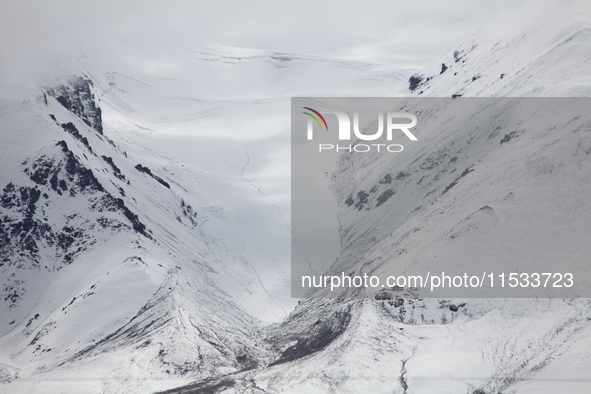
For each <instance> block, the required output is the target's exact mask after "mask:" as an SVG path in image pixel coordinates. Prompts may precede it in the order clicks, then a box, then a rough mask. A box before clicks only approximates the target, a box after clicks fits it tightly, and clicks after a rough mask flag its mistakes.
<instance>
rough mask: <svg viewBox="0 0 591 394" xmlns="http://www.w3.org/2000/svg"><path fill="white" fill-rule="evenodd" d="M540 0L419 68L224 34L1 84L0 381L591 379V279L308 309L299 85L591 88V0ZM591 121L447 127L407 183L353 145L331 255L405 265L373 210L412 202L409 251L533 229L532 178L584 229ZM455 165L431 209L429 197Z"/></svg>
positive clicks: (382, 384)
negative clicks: (234, 43) (582, 292)
mask: <svg viewBox="0 0 591 394" xmlns="http://www.w3.org/2000/svg"><path fill="white" fill-rule="evenodd" d="M538 4H539V3H538ZM537 7H538V8H540V9H536V10H535V11H531V10H529V11H528V10H526V11H524V13H523V14H518V15H514V16H513V17H512V18H511V19H509V20H507V21H505V22H502V23H501V22H499V25H497V26H493V28H492V29H490V30H486V31H484V32H482V33H479V34H477V35H475V37H474V38H473V39H472V40H470V41H469V42H468V43H467V44H465V45H461V46H460V47H458V48H455V49H454V50H452V51H450V52H449V53H447V54H445V55H444V56H443V57H442V58H441V59H439V60H437V61H436V62H434V63H433V64H432V65H431V66H429V67H427V68H425V69H424V70H422V71H420V72H419V73H417V74H414V75H413V76H412V77H411V74H412V72H414V71H415V70H412V71H411V70H398V69H396V68H395V67H389V66H384V65H377V64H372V63H368V62H354V61H343V60H338V59H328V58H319V57H311V56H301V55H296V54H285V53H271V52H264V51H253V50H244V49H237V48H210V49H208V50H207V51H199V52H193V53H190V54H182V55H179V57H178V58H166V59H162V58H158V57H152V56H150V55H149V54H147V55H146V54H141V53H139V54H138V53H133V52H131V53H130V57H132V58H134V59H136V61H134V62H123V61H122V62H119V63H117V62H115V63H110V62H108V61H106V60H104V59H101V58H99V57H95V56H93V55H92V54H88V56H87V57H85V58H83V59H82V60H80V62H79V63H78V64H77V65H74V66H72V67H71V70H70V74H73V75H74V76H71V75H69V76H67V77H63V78H62V80H60V81H56V80H50V81H47V82H46V83H44V84H42V85H39V86H34V87H33V88H32V89H29V90H26V91H25V90H24V91H23V92H22V94H21V95H3V96H0V122H1V125H2V128H1V130H2V135H3V137H4V144H2V147H1V148H0V149H2V151H1V153H2V154H1V155H0V163H1V164H2V172H1V179H0V181H1V182H0V187H2V196H1V198H0V239H1V240H2V241H1V243H0V252H1V256H0V257H1V262H0V264H1V265H0V281H1V283H0V285H1V286H0V292H1V296H2V297H1V298H0V300H2V306H1V308H2V309H1V310H2V313H1V314H0V381H1V382H2V383H0V392H7V393H15V392H16V393H19V392H35V393H56V392H59V393H70V392H71V393H143V392H156V391H162V390H165V391H164V392H183V393H216V392H226V393H277V392H284V393H288V392H289V393H302V392H306V393H327V392H338V393H352V392H355V393H366V392H371V393H392V392H394V393H442V392H443V393H470V394H489V393H504V394H507V393H522V394H523V393H540V392H544V393H546V392H569V393H588V392H590V391H591V387H590V384H591V383H590V381H589V372H588V371H589V370H591V354H590V353H589V351H588V349H589V347H590V345H591V329H590V328H589V327H590V324H589V323H590V321H591V307H590V304H589V302H588V300H562V299H552V300H550V299H537V300H534V299H521V300H517V299H417V298H413V297H403V296H399V295H396V294H388V296H384V295H381V296H379V297H376V298H365V299H350V298H346V297H340V298H330V299H323V298H311V299H307V300H302V301H300V302H299V304H298V305H297V306H295V309H293V311H291V313H289V312H290V310H292V308H293V307H294V303H295V300H292V299H290V298H289V264H288V263H289V257H290V254H289V242H290V233H289V230H290V227H289V226H290V214H289V133H288V128H289V125H288V123H289V122H288V121H286V119H289V97H291V96H399V95H402V94H404V93H408V94H410V95H412V96H418V97H421V96H431V97H437V96H442V97H452V96H453V95H461V96H463V97H470V96H566V97H568V96H587V95H588V92H589V82H590V80H589V73H588V72H587V67H586V63H587V62H586V60H587V59H588V58H589V56H590V55H591V44H589V40H588V39H587V38H588V35H587V32H588V31H589V13H588V9H587V8H588V7H585V3H584V2H574V1H573V2H568V4H567V3H565V2H557V3H548V4H544V5H543V7H542V6H539V5H538V6H537ZM443 64H445V67H444V66H443ZM409 77H411V78H410V81H409V83H410V90H408V89H407V88H408V87H409V84H408V83H406V81H407V80H408V78H409ZM588 132H589V124H580V122H579V123H577V121H576V120H574V121H573V122H571V123H570V124H569V126H568V127H565V128H557V129H555V130H553V133H546V134H543V135H534V134H533V133H525V132H524V133H521V134H519V135H513V136H511V134H510V132H509V133H505V132H503V133H501V132H499V134H498V135H494V136H493V137H494V138H492V139H491V140H490V141H488V140H486V137H481V136H479V135H478V133H474V135H473V137H474V141H475V143H474V144H468V145H466V144H464V145H461V144H459V143H458V142H457V141H455V140H454V138H450V137H449V136H447V135H445V134H443V133H441V134H440V135H434V136H432V138H433V140H437V141H438V145H435V144H433V145H432V146H429V147H426V148H425V149H424V150H422V151H420V152H418V153H417V156H416V157H412V158H410V157H409V158H408V159H405V160H406V161H408V162H405V163H404V164H405V166H406V167H405V168H404V169H397V171H396V172H392V173H391V177H390V179H391V180H392V182H391V183H380V180H382V179H384V176H385V175H387V174H389V173H390V172H391V171H390V169H389V168H385V164H384V163H381V162H380V161H379V160H375V157H373V158H372V157H364V158H362V159H359V158H358V157H357V158H356V157H352V158H351V157H350V158H348V159H347V158H346V157H345V156H343V158H342V160H341V162H340V163H339V166H338V167H337V170H336V171H335V173H334V177H331V179H334V181H333V183H332V184H331V189H332V190H333V191H334V192H335V196H336V198H337V203H338V204H339V207H340V215H339V220H340V222H341V223H342V225H343V227H342V228H341V234H342V235H343V238H342V244H341V247H342V250H343V253H342V254H341V256H339V259H338V261H337V262H336V264H335V265H334V266H333V269H335V270H338V269H341V268H342V267H347V268H348V269H349V268H350V269H361V267H359V266H358V265H357V264H356V261H361V260H363V259H365V257H366V256H368V255H374V256H376V257H381V258H382V260H380V259H374V263H373V266H366V267H364V268H363V269H365V270H367V269H371V270H379V269H380V268H381V267H383V266H385V265H386V263H388V259H386V258H384V256H386V257H387V256H389V255H391V254H394V253H396V250H395V249H392V246H391V245H392V244H394V245H395V244H396V241H397V236H398V234H392V231H391V230H390V229H388V230H387V231H386V230H385V227H384V228H378V229H377V230H376V231H374V232H373V233H372V234H371V236H372V238H373V239H374V240H373V241H372V242H367V239H366V238H364V237H365V235H364V234H366V230H368V228H373V227H374V224H375V222H376V217H385V218H389V217H396V218H397V220H398V222H399V223H397V226H398V229H399V231H401V234H406V235H405V237H403V240H402V241H403V242H405V243H406V245H422V244H423V241H424V240H425V239H430V240H435V241H437V242H435V241H434V242H432V243H431V244H430V246H428V247H422V248H421V250H419V252H420V253H422V255H421V254H420V253H419V254H417V255H413V253H406V254H404V253H402V254H401V257H400V259H401V261H402V263H404V262H405V261H406V262H409V261H411V260H413V261H414V260H415V259H418V258H420V257H424V256H426V255H427V254H430V253H431V254H437V255H439V256H441V254H440V253H443V252H445V251H446V250H448V249H449V247H450V246H451V245H458V244H461V245H464V246H466V245H469V244H470V242H469V241H470V240H471V239H474V237H481V236H486V235H490V234H496V233H495V231H494V230H495V229H496V231H497V233H498V232H499V229H501V230H502V231H501V232H502V233H503V234H505V235H506V234H511V231H518V230H520V229H522V227H520V226H522V225H524V223H525V224H527V223H528V220H529V219H530V218H531V217H530V216H527V215H524V216H521V217H519V219H520V221H516V222H511V221H509V220H508V214H510V213H514V211H512V210H511V209H512V207H513V208H515V207H518V206H521V207H523V206H524V205H525V201H530V200H528V198H527V197H528V196H529V195H530V194H532V193H533V194H536V199H537V201H553V199H554V198H556V197H557V196H559V193H560V192H565V194H568V196H569V198H568V199H566V200H565V202H564V205H563V206H562V207H561V209H562V210H561V212H562V213H568V215H569V216H566V217H564V216H563V217H561V216H560V215H556V216H548V217H545V218H544V220H545V222H544V223H548V222H550V223H551V224H552V225H556V226H561V227H560V228H561V229H562V228H565V229H573V228H575V227H576V228H578V229H579V230H580V231H581V234H578V236H579V238H575V239H576V240H581V239H584V235H585V234H589V227H588V226H589V224H588V223H590V221H589V217H590V216H591V207H590V206H589V204H588V201H587V200H586V199H585V196H587V195H588V192H589V190H588V184H589V182H588V178H589V174H590V173H591V172H590V171H589V169H590V168H589V165H590V161H589V154H590V153H589V152H591V138H589V136H588V135H587V133H588ZM504 134H508V135H509V136H510V138H509V139H508V141H506V142H505V143H502V144H501V142H500V140H502V139H503V138H504ZM487 136H488V134H487ZM476 141H477V142H478V143H476ZM556 141H559V142H556ZM524 142H527V143H528V150H527V157H526V158H525V159H523V158H522V157H521V155H520V153H521V152H522V149H523V145H524ZM484 148H486V149H484ZM455 156H457V159H456V160H452V159H453V157H455ZM507 157H511V163H508V161H507V159H506V158H507ZM415 159H416V161H415V162H414V163H413V162H412V161H413V160H415ZM493 162H494V163H497V164H498V163H505V164H504V165H498V166H493V165H491V163H493ZM425 163H427V164H429V165H422V164H425ZM508 164H512V165H511V166H509V165H508ZM467 166H471V167H470V168H474V171H472V172H470V174H469V175H467V176H465V177H463V178H462V179H461V180H458V181H456V178H457V175H456V173H458V172H461V171H464V170H465V169H466V168H467ZM360 169H363V179H362V181H361V182H360V183H353V182H351V176H352V175H355V176H357V174H358V171H359V170H360ZM392 171H393V170H392ZM399 172H402V173H403V176H401V177H398V176H397V175H399ZM573 174H575V176H573ZM396 178H398V179H396ZM490 179H495V180H497V181H498V184H499V185H500V186H499V187H497V188H494V189H491V182H490ZM532 179H533V180H532ZM453 182H455V184H454V188H453V189H452V190H451V191H449V190H448V191H449V192H446V193H445V196H444V197H443V198H433V199H431V200H428V204H424V206H420V204H419V206H420V207H419V209H418V210H416V208H417V204H416V202H417V196H418V197H421V198H422V197H423V196H424V194H427V193H429V192H431V191H433V190H434V191H435V193H432V195H433V196H440V197H441V195H442V192H443V191H444V190H446V188H447V187H448V186H449V185H450V184H451V183H453ZM528 182H529V183H528ZM375 185H379V186H378V187H382V188H392V191H395V193H392V194H391V196H390V198H389V199H388V201H387V202H386V203H384V204H381V206H380V211H379V212H378V211H377V210H375V209H370V210H369V211H368V210H365V209H364V210H359V209H352V208H351V207H349V206H348V204H347V202H346V201H347V199H348V198H349V196H351V195H352V196H356V195H358V192H359V189H360V188H361V187H363V188H364V190H365V189H367V190H371V189H372V187H373V186H375ZM455 185H457V186H455ZM557 185H558V186H560V187H557ZM501 186H502V187H501ZM394 189H396V190H394ZM505 191H506V193H505ZM510 192H512V194H511V193H510ZM527 193H530V194H527ZM569 193H570V194H569ZM375 195H376V196H377V195H378V194H377V193H376V194H375ZM373 198H375V197H374V196H373V195H372V196H369V198H368V202H369V203H373V202H374V201H373V200H372V199H373ZM374 205H375V204H373V205H371V206H372V207H373V206H374ZM483 206H487V207H489V208H490V209H484V211H482V212H481V211H480V208H481V207H483ZM400 207H403V208H404V209H405V210H406V211H404V215H400V210H401V208H400ZM528 208H529V213H531V214H535V213H536V212H538V211H537V210H538V209H540V207H539V206H535V205H532V206H528ZM542 208H543V206H542ZM491 211H492V213H491ZM445 212H448V213H447V214H446V213H445ZM452 212H453V213H454V215H451V213H452ZM546 212H547V211H546ZM440 213H441V214H440ZM370 219H371V220H370ZM417 221H421V222H423V223H424V225H423V226H422V227H421V226H416V225H414V224H416V222H417ZM516 227H519V228H516ZM541 228H543V227H542V226H540V227H539V228H536V229H535V230H536V232H535V234H541V232H540V231H538V230H539V229H541ZM380 229H382V230H380ZM414 229H418V230H417V231H406V230H414ZM460 230H461V231H460ZM530 231H532V230H530ZM453 234H455V235H456V236H454V237H450V235H453ZM568 235H569V234H563V233H560V234H559V235H558V236H557V237H558V239H562V240H568V239H572V238H570V237H569V236H568ZM392 241H394V242H392ZM493 241H494V242H501V241H502V240H499V239H497V238H494V239H493ZM494 242H491V244H493V245H494ZM359 245H364V247H363V248H360V247H359ZM385 245H390V247H385ZM553 245H554V244H553V243H552V242H548V243H547V244H545V243H540V242H539V243H537V244H536V246H537V247H539V251H537V253H539V254H540V255H543V254H544V253H551V252H552V250H551V248H552V246H553ZM577 245H578V246H577ZM575 246H577V249H575V250H574V254H572V256H571V257H573V258H579V259H581V258H585V256H586V255H587V254H586V249H585V248H587V247H588V245H587V244H584V243H583V244H580V243H579V244H576V245H575ZM579 247H581V248H579ZM402 249H404V248H402ZM415 250H416V249H415ZM466 250H467V251H468V252H469V250H468V249H466ZM516 251H517V252H520V253H526V252H527V251H526V250H523V249H521V250H520V249H516ZM405 259H406V260H405ZM288 313H289V315H288V316H287V317H286V315H287V314H288ZM183 385H185V386H183ZM173 387H180V388H178V389H174V388H173ZM166 390H169V391H166Z"/></svg>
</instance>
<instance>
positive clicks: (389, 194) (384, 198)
mask: <svg viewBox="0 0 591 394" xmlns="http://www.w3.org/2000/svg"><path fill="white" fill-rule="evenodd" d="M394 194H395V192H394V191H393V190H390V189H388V190H386V191H384V192H383V193H382V194H380V196H379V197H378V198H377V202H378V203H377V204H376V207H379V206H380V205H382V204H383V203H385V202H386V201H388V199H389V198H390V197H392V196H393V195H394Z"/></svg>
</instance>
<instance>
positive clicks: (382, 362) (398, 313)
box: [168, 2, 591, 394]
mask: <svg viewBox="0 0 591 394" xmlns="http://www.w3.org/2000/svg"><path fill="white" fill-rule="evenodd" d="M581 7H583V8H582V9H581ZM584 7H585V3H584V2H569V4H566V5H565V4H564V2H553V3H552V4H550V5H548V6H547V7H546V8H545V9H543V10H532V9H526V10H525V11H524V12H525V14H526V15H527V18H525V17H524V14H521V15H517V16H516V17H515V19H512V21H513V22H515V21H516V20H518V21H520V23H514V24H513V25H511V26H512V28H511V29H509V30H506V29H503V26H502V25H499V26H493V27H492V28H491V30H489V31H485V32H483V33H479V34H477V35H476V36H475V38H474V39H473V40H471V41H469V42H468V43H467V44H466V45H462V46H460V47H459V48H458V49H456V50H454V51H451V52H449V53H448V54H446V55H444V57H443V58H442V59H440V60H438V61H436V62H434V63H433V64H432V65H431V66H429V67H427V68H426V69H425V70H423V71H421V72H419V73H418V74H415V76H414V78H411V80H410V85H411V90H412V92H410V93H411V94H412V95H417V96H432V97H433V96H435V97H436V96H443V97H451V96H453V95H457V96H459V95H462V96H464V97H470V96H565V97H569V96H587V95H588V92H589V90H588V89H589V87H588V85H589V74H588V72H587V68H588V67H587V63H588V62H587V60H588V58H589V56H590V55H591V45H590V42H589V40H588V39H587V36H586V32H587V30H588V26H589V24H588V19H587V18H588V14H585V13H584V14H580V12H582V11H585V8H584ZM442 63H445V65H446V67H442ZM454 73H455V75H454ZM503 74H504V75H503ZM501 76H502V77H501ZM450 102H451V100H450ZM458 102H459V100H458ZM579 104H580V102H579ZM571 109H572V108H569V109H567V110H566V111H565V112H564V114H563V115H564V119H559V120H557V119H555V120H554V122H556V123H555V124H554V123H550V124H549V125H548V129H546V128H542V129H536V128H535V127H533V126H532V123H526V124H524V125H523V130H521V131H522V132H523V133H518V135H517V134H514V135H511V134H510V131H511V130H507V132H506V131H505V130H503V125H502V124H501V125H500V126H501V128H500V129H499V130H498V131H497V134H494V133H493V135H492V137H491V138H490V139H489V138H488V137H489V136H490V130H489V129H491V128H490V118H489V121H488V123H487V122H486V121H484V122H483V123H481V124H478V123H476V126H480V129H479V128H478V127H474V129H473V130H470V138H471V139H470V138H464V137H466V136H465V135H453V134H452V135H451V136H450V134H449V133H448V134H445V132H444V131H445V129H443V130H442V131H441V132H440V133H439V134H433V135H430V136H428V137H429V142H430V143H431V144H429V146H428V147H426V148H423V149H421V150H419V149H417V152H412V153H413V154H414V156H412V157H407V158H403V159H402V160H403V163H404V164H405V165H404V166H402V165H401V163H396V165H395V166H394V165H392V164H391V163H387V162H384V161H381V160H380V156H378V155H370V154H367V155H347V154H343V155H342V156H341V160H340V163H339V166H338V168H337V171H336V172H335V174H334V179H335V180H334V182H332V184H331V188H332V190H333V191H334V192H335V196H336V198H337V200H338V202H339V204H340V215H339V221H340V223H341V224H342V228H341V240H342V249H343V253H342V254H341V256H340V257H339V259H338V260H337V262H336V264H335V265H334V266H333V267H332V270H333V272H336V273H339V272H341V271H345V272H350V271H354V272H370V273H371V272H377V271H379V270H380V269H384V268H386V267H387V266H388V264H390V265H391V264H392V263H391V258H392V257H393V256H397V260H396V263H395V264H399V265H401V266H404V265H410V264H412V263H414V262H419V263H422V264H426V263H425V260H427V258H429V260H432V259H433V256H437V258H438V259H440V257H442V258H443V259H446V258H447V259H448V260H451V259H452V258H455V257H460V259H459V261H458V260H456V262H459V263H462V264H465V265H466V266H469V264H468V263H469V260H470V258H471V257H472V256H483V257H486V256H488V255H487V253H486V252H491V251H492V252H494V253H493V254H492V257H498V256H499V253H504V251H508V252H507V253H508V254H509V255H511V253H515V256H518V257H520V258H524V257H527V256H531V255H532V253H533V254H534V255H535V256H538V257H539V256H553V257H560V258H564V257H565V256H566V255H565V254H564V253H566V252H568V253H567V254H568V256H567V257H568V258H573V259H579V261H580V262H581V263H584V262H586V261H587V257H586V256H588V249H587V248H588V242H587V241H586V239H587V238H588V235H589V233H590V229H589V226H588V223H589V219H590V217H591V207H590V206H589V204H588V201H587V198H586V197H585V196H588V195H589V190H588V184H589V182H588V176H589V174H590V173H591V172H590V170H591V168H589V165H590V163H591V161H590V160H589V154H590V152H591V149H590V148H591V145H590V142H591V140H590V139H589V136H588V135H587V134H588V131H589V127H590V124H589V123H588V122H587V123H586V120H584V119H581V120H580V121H579V122H578V123H577V120H578V119H573V118H572V116H573V115H572V114H571V113H569V111H568V110H571ZM479 111H480V112H479V113H480V115H483V116H485V118H486V116H487V115H489V116H491V115H492V114H493V113H494V112H493V111H488V112H487V110H486V109H483V108H480V110H479ZM579 111H580V108H579ZM574 112H576V111H574ZM548 113H551V112H548ZM497 121H499V120H497ZM499 122H501V123H502V121H499ZM561 122H562V123H561ZM561 125H564V127H562V126H561ZM552 126H557V127H552ZM482 130H484V131H486V133H484V132H483V131H482ZM491 130H492V131H494V130H495V128H494V127H493V128H492V129H491ZM505 134H507V135H508V138H505ZM504 139H505V141H503V140H504ZM468 140H469V141H470V143H466V141H468ZM454 157H455V159H454ZM466 169H473V172H471V171H468V174H466V176H464V177H462V179H458V175H459V174H460V173H463V172H465V170H466ZM452 173H453V174H452ZM388 174H389V175H390V179H392V183H391V184H389V183H387V182H380V181H381V180H383V179H384V177H385V176H386V175H388ZM400 174H402V175H401V176H399V177H398V179H396V178H397V176H396V175H400ZM450 185H451V187H449V186H450ZM374 186H377V187H378V188H382V189H384V188H388V187H391V188H394V189H393V191H394V193H392V197H391V198H390V199H388V201H387V203H384V204H383V205H382V206H381V207H379V208H377V207H376V205H378V204H377V198H378V196H379V195H380V193H379V192H377V191H376V192H375V194H373V195H370V196H369V198H368V199H367V202H366V204H367V206H368V207H369V211H368V210H366V209H362V210H359V209H355V207H354V206H350V205H351V204H347V199H348V198H349V197H350V196H353V198H355V196H358V195H359V192H360V190H365V191H368V190H372V189H373V187H374ZM382 189H379V190H380V191H382ZM431 191H433V192H432V193H430V192H431ZM425 195H427V197H425ZM430 195H431V197H429V196H430ZM562 198H564V199H562ZM423 202H424V203H423ZM557 202H559V204H558V205H557ZM536 203H538V204H536ZM417 207H418V209H416V208H417ZM483 207H484V209H483V210H482V208H483ZM486 207H488V208H486ZM555 212H556V213H557V214H556V215H555V214H554V213H555ZM514 218H516V220H513V219H514ZM532 218H533V219H534V221H532ZM382 220H383V221H388V222H392V221H394V222H396V223H397V227H398V229H399V231H398V230H396V231H394V232H392V227H391V226H385V225H382V226H380V225H379V223H380V222H381V221H382ZM538 220H541V221H540V222H538ZM376 223H378V225H377V226H376ZM532 223H535V225H532ZM545 229H552V230H554V232H555V233H554V235H555V236H556V239H559V240H561V241H566V242H572V243H571V244H570V245H571V247H570V248H562V246H561V244H560V243H559V242H558V243H557V244H555V243H554V241H555V239H554V237H552V236H550V237H549V236H548V234H547V233H545ZM524 232H530V233H531V234H533V237H534V238H536V242H533V243H532V244H531V245H533V246H535V248H536V249H534V250H532V249H531V248H525V247H523V246H521V247H519V245H517V246H516V247H513V245H512V244H510V243H509V244H507V242H508V241H510V239H509V240H507V239H506V238H505V237H508V238H511V236H512V234H513V235H515V234H517V235H518V236H519V234H523V233H524ZM491 237H492V238H491ZM487 239H488V243H489V245H487V244H486V243H484V242H483V243H482V245H484V246H485V249H484V252H483V251H480V250H474V249H470V248H471V247H472V246H473V245H474V241H475V240H479V241H483V240H487ZM426 240H427V241H428V242H426ZM479 245H480V244H478V245H477V246H479ZM531 245H530V246H531ZM489 246H492V247H496V251H495V250H493V249H490V248H489V249H486V247H489ZM458 250H459V251H460V252H461V253H460V254H455V253H457V252H458ZM462 252H465V253H463V254H462ZM509 252H510V253H509ZM557 252H559V253H562V255H561V256H558V255H557V254H556V253H557ZM446 253H447V255H446ZM571 253H572V254H571ZM492 260H494V258H493V259H492ZM360 261H362V262H363V261H367V262H368V263H367V264H366V265H365V266H363V267H361V266H360V264H359V262H360ZM539 261H543V260H541V259H539ZM553 261H559V260H553ZM452 262H453V261H452ZM434 264H435V263H434ZM544 267H545V268H554V269H556V264H551V265H548V266H544ZM321 291H322V290H319V293H321ZM321 295H322V293H321ZM590 321H591V305H590V303H589V300H588V299H578V300H568V299H502V298H499V299H416V298H413V297H409V296H400V295H397V294H395V293H394V294H390V296H388V297H385V296H378V297H376V298H374V299H361V300H354V299H347V298H344V297H342V298H341V297H338V298H336V299H333V300H331V299H322V298H320V299H309V300H306V301H303V302H301V303H300V305H299V306H298V307H297V308H296V309H295V310H294V311H293V312H292V313H291V314H290V316H289V317H288V318H287V319H286V321H284V322H283V323H281V324H280V325H278V326H274V327H271V328H269V330H268V334H267V335H268V336H267V338H268V339H267V340H268V341H269V342H270V343H271V344H272V345H273V346H275V348H276V349H277V351H278V352H279V353H280V354H279V356H278V357H276V358H275V360H274V361H273V362H271V363H270V364H268V366H267V367H265V368H259V369H257V370H254V371H245V372H242V373H239V374H233V375H229V376H225V377H222V378H218V379H217V380H211V381H202V382H197V383H195V384H193V385H190V386H186V387H184V388H179V389H177V390H171V391H168V392H170V393H173V392H183V393H205V392H226V393H233V392H240V393H242V392H244V393H275V392H284V393H286V392H290V393H298V392H309V393H326V392H339V393H349V392H351V393H353V392H356V393H358V392H372V393H376V392H383V393H391V392H395V393H442V392H445V393H457V392H461V393H471V394H488V393H540V392H558V391H560V392H562V391H568V392H569V393H587V392H589V391H590V390H591V382H590V381H589V376H588V371H589V369H590V367H591V355H590V354H589V351H588V349H589V346H590V345H591V328H590V325H589V322H590Z"/></svg>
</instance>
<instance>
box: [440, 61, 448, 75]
mask: <svg viewBox="0 0 591 394" xmlns="http://www.w3.org/2000/svg"><path fill="white" fill-rule="evenodd" d="M447 69H448V67H447V66H446V65H445V63H441V72H440V73H439V75H441V74H443V73H444V72H445V70H447Z"/></svg>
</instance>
